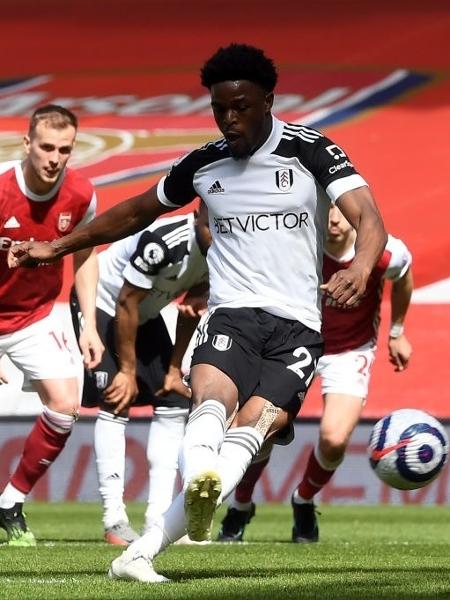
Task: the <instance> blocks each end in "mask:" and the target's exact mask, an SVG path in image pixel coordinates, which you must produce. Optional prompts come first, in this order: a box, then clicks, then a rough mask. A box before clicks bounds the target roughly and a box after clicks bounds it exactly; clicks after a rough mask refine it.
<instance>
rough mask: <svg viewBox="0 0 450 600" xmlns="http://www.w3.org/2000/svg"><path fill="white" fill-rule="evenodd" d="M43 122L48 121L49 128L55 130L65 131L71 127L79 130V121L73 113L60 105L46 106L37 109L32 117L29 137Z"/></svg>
mask: <svg viewBox="0 0 450 600" xmlns="http://www.w3.org/2000/svg"><path fill="white" fill-rule="evenodd" d="M41 121H47V122H48V125H49V127H52V128H54V129H65V128H66V127H69V126H70V125H71V126H72V127H75V129H77V128H78V119H77V117H76V116H75V115H74V114H73V112H72V111H70V110H68V109H67V108H64V107H63V106H59V105H58V104H46V105H45V106H40V107H39V108H37V109H36V110H35V111H34V113H33V114H32V115H31V119H30V125H29V128H28V135H29V137H32V136H33V134H34V132H35V131H36V127H37V126H38V124H39V123H40V122H41Z"/></svg>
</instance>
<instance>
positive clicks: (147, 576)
mask: <svg viewBox="0 0 450 600" xmlns="http://www.w3.org/2000/svg"><path fill="white" fill-rule="evenodd" d="M108 577H110V578H111V579H129V580H132V581H140V582H142V583H168V582H169V581H170V579H167V577H164V575H160V574H159V573H157V572H156V571H155V570H154V568H153V565H152V562H151V561H150V560H148V559H146V558H144V557H143V556H142V554H141V553H140V552H139V551H138V550H134V551H133V552H130V551H129V550H126V551H125V552H123V553H122V554H121V555H120V556H118V557H117V558H116V559H114V560H113V561H112V563H111V566H110V568H109V571H108Z"/></svg>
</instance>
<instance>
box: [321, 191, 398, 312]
mask: <svg viewBox="0 0 450 600" xmlns="http://www.w3.org/2000/svg"><path fill="white" fill-rule="evenodd" d="M336 204H337V205H338V207H339V209H340V210H341V212H342V213H343V215H344V217H345V218H346V219H347V220H348V221H349V222H350V223H351V224H352V225H353V227H354V228H355V229H356V231H357V234H356V242H355V258H354V260H353V262H352V264H351V265H350V267H348V269H342V270H340V271H337V272H336V273H334V274H333V275H332V276H331V278H330V279H329V281H327V282H325V283H324V285H322V288H321V289H322V290H323V291H324V292H326V293H327V294H328V295H330V296H331V297H332V298H333V299H334V300H336V301H337V302H338V303H339V304H341V305H346V306H352V305H353V304H355V303H357V302H359V300H360V299H361V297H362V295H363V294H364V291H365V289H366V284H367V279H368V278H369V275H370V273H371V271H372V269H373V268H374V266H375V265H376V263H377V261H378V259H379V258H380V256H381V254H382V252H383V250H384V248H385V246H386V242H387V234H386V231H385V229H384V224H383V220H382V218H381V215H380V212H379V210H378V208H377V205H376V203H375V200H374V198H373V196H372V194H371V192H370V190H369V188H368V187H366V186H363V187H360V188H357V189H355V190H351V191H349V192H345V193H344V194H342V195H341V196H340V197H339V198H338V199H337V201H336Z"/></svg>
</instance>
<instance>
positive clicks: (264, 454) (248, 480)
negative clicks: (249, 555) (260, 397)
mask: <svg viewBox="0 0 450 600" xmlns="http://www.w3.org/2000/svg"><path fill="white" fill-rule="evenodd" d="M272 448H273V444H272V442H271V440H268V441H266V442H264V444H263V446H262V448H261V450H260V451H259V452H258V454H257V455H256V456H255V457H254V458H253V460H252V462H251V463H250V466H249V467H248V469H247V470H246V471H245V473H244V475H243V477H242V479H241V481H240V482H239V483H238V485H237V487H236V489H235V491H234V494H233V496H232V498H231V500H230V502H229V505H228V509H227V512H226V515H225V517H224V518H223V519H222V523H221V526H220V531H219V534H218V537H217V541H219V542H240V541H242V540H243V537H244V531H245V527H246V525H248V524H249V523H250V521H251V519H252V518H253V517H254V516H255V512H256V507H255V503H254V502H253V500H252V498H253V492H254V490H255V486H256V484H257V483H258V481H259V478H260V477H261V475H262V473H263V471H264V469H265V468H266V466H267V465H268V463H269V460H270V455H271V453H272Z"/></svg>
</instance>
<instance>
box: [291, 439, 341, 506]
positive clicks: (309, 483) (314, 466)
mask: <svg viewBox="0 0 450 600" xmlns="http://www.w3.org/2000/svg"><path fill="white" fill-rule="evenodd" d="M335 470H336V469H333V470H332V471H328V470H327V469H324V468H323V467H322V466H320V464H319V462H318V461H317V458H316V455H315V453H314V450H313V451H312V452H311V454H310V455H309V459H308V464H307V465H306V471H305V474H304V475H303V479H302V480H301V482H300V484H299V486H298V488H297V491H298V493H299V495H300V496H301V497H302V498H304V499H305V500H311V499H312V497H313V496H315V495H316V494H317V492H320V490H321V489H322V488H323V486H324V485H325V484H327V483H328V482H329V481H330V479H331V477H332V476H333V473H334V472H335Z"/></svg>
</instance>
